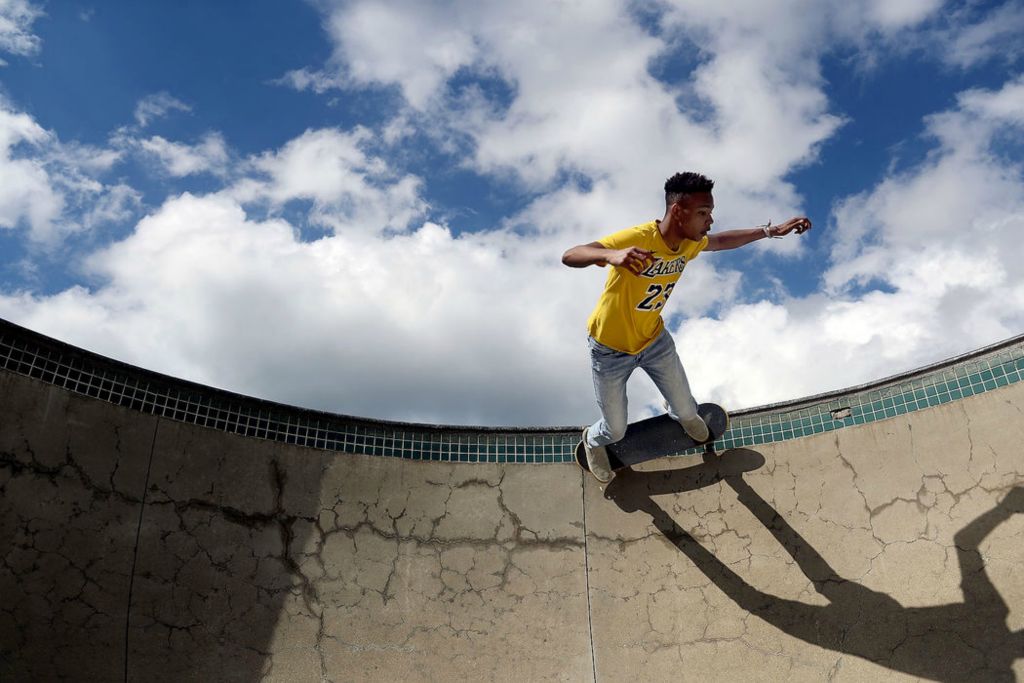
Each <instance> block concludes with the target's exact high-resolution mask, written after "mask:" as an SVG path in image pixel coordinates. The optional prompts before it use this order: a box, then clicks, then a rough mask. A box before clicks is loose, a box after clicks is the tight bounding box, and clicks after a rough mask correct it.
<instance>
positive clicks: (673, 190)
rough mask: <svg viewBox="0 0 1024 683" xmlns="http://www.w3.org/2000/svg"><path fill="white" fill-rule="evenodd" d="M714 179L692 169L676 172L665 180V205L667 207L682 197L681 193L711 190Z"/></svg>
mask: <svg viewBox="0 0 1024 683" xmlns="http://www.w3.org/2000/svg"><path fill="white" fill-rule="evenodd" d="M714 186H715V181H714V180H711V179H710V178H708V177H706V176H703V175H701V174H700V173H694V172H693V171H686V172H685V173H676V174H675V175H674V176H672V177H671V178H669V179H668V180H666V181H665V206H666V207H669V206H672V205H673V204H675V203H676V202H678V201H679V200H680V199H682V198H683V195H687V194H694V193H696V192H711V188H713V187H714Z"/></svg>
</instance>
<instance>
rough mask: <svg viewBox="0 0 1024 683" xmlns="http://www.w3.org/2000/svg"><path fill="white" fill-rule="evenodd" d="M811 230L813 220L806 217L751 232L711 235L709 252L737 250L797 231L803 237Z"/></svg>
mask: <svg viewBox="0 0 1024 683" xmlns="http://www.w3.org/2000/svg"><path fill="white" fill-rule="evenodd" d="M810 229H811V219H810V218H807V217H806V216H797V217H796V218H790V219H789V220H788V221H786V222H785V223H780V224H779V225H766V226H762V227H759V228H750V229H749V230H726V231H725V232H721V233H711V234H710V235H708V246H707V251H725V250H726V249H737V248H739V247H742V246H745V245H747V244H750V243H751V242H756V241H757V240H760V239H764V238H766V237H782V236H784V235H788V234H789V233H791V232H794V231H796V234H798V235H801V234H803V233H805V232H807V231H808V230H810Z"/></svg>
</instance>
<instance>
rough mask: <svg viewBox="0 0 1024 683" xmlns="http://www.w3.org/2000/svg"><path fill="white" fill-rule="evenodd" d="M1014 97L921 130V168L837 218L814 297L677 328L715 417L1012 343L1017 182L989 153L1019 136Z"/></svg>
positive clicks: (1019, 95)
mask: <svg viewBox="0 0 1024 683" xmlns="http://www.w3.org/2000/svg"><path fill="white" fill-rule="evenodd" d="M1022 85H1024V80H1022V79H1017V80H1015V81H1011V82H1009V83H1007V84H1005V85H1004V86H1003V87H1002V88H1000V89H998V90H994V91H984V90H971V91H968V92H965V93H962V94H961V95H960V97H959V98H958V106H957V107H956V108H955V109H952V110H949V111H946V112H942V113H939V114H936V115H934V116H932V117H929V118H928V119H927V126H928V130H929V132H930V133H931V134H932V136H933V139H934V140H935V142H936V146H935V148H934V149H933V151H932V153H931V154H930V155H929V156H928V158H927V159H926V160H925V161H923V162H922V163H920V164H918V165H917V166H915V167H913V168H910V169H908V170H906V171H904V172H902V173H899V174H895V175H891V176H890V177H887V178H885V179H884V180H883V181H882V182H881V183H879V184H878V185H877V186H876V187H874V188H872V189H871V190H869V191H866V192H864V193H861V194H858V195H854V196H851V197H848V198H846V199H845V200H844V201H842V202H840V203H838V204H837V206H836V209H835V219H836V221H835V222H836V226H835V229H834V231H833V232H832V239H833V240H834V248H833V252H832V263H831V265H830V267H829V269H828V270H827V272H826V273H825V276H824V283H825V285H826V288H825V289H824V291H823V292H822V293H819V294H816V295H814V296H811V297H807V298H804V299H787V300H783V301H781V302H778V303H771V302H760V303H757V304H751V305H742V306H735V307H732V308H731V309H730V310H728V311H727V312H726V313H725V314H724V315H723V316H722V317H721V319H718V320H710V319H701V320H691V321H688V322H686V323H684V324H683V325H682V326H681V328H680V330H679V337H680V340H681V343H682V344H683V345H684V346H686V347H687V348H691V349H693V350H694V354H695V357H697V358H700V360H699V361H698V362H695V363H694V368H693V370H692V371H691V375H693V377H692V378H691V379H693V381H694V384H695V385H697V386H699V387H701V388H702V389H704V390H705V391H708V392H709V394H710V395H712V396H714V397H715V398H719V399H721V400H723V401H725V402H726V403H727V404H730V405H756V404H762V403H768V402H772V401H778V400H785V399H788V398H794V397H799V396H802V395H806V394H809V393H817V392H820V391H823V390H826V389H838V388H841V387H844V386H849V385H853V384H859V383H862V382H866V381H870V380H873V379H877V378H880V377H884V376H887V375H890V374H894V373H896V372H900V371H903V370H907V369H910V368H913V367H917V366H919V365H923V364H926V363H930V362H934V361H938V360H941V359H943V358H946V357H950V356H953V355H956V354H959V353H963V352H965V351H969V350H972V349H974V348H978V347H980V346H984V345H986V344H990V343H993V342H996V341H999V340H1001V339H1005V338H1007V337H1010V336H1012V335H1014V334H1017V333H1019V332H1020V330H1021V329H1022V328H1024V242H1022V241H1021V239H1020V235H1021V234H1024V168H1022V166H1021V164H1020V163H1019V162H1018V161H1010V160H1006V159H1003V158H1001V157H1000V156H998V155H995V154H993V153H992V147H993V145H995V144H997V142H998V140H999V139H1000V136H1001V135H1003V134H1006V133H1007V129H1008V128H1009V129H1010V132H1011V133H1013V131H1016V132H1015V133H1014V134H1016V135H1017V136H1019V135H1020V133H1021V132H1022V131H1021V128H1024V88H1022ZM865 287H867V288H868V289H867V290H865V289H864V288H865ZM725 367H728V368H729V371H728V373H727V374H726V375H725V376H724V377H723V375H722V373H721V372H720V369H721V368H725ZM825 368H827V370H826V369H825ZM823 381H825V382H827V384H824V385H823Z"/></svg>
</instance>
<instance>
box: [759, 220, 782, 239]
mask: <svg viewBox="0 0 1024 683" xmlns="http://www.w3.org/2000/svg"><path fill="white" fill-rule="evenodd" d="M758 227H760V228H761V229H762V230H764V236H765V237H768V238H771V239H773V240H777V239H782V238H781V237H779V236H778V235H773V234H772V230H771V227H772V222H771V221H768V222H767V223H765V224H764V225H761V226H758Z"/></svg>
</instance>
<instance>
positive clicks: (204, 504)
mask: <svg viewBox="0 0 1024 683" xmlns="http://www.w3.org/2000/svg"><path fill="white" fill-rule="evenodd" d="M0 381H2V382H3V384H2V385H0V387H2V389H3V390H2V391H0V414H2V415H4V416H5V417H4V421H3V423H2V428H0V434H2V437H0V438H2V440H0V477H2V478H0V487H2V489H0V492H2V494H3V500H2V503H0V512H2V514H3V523H2V526H0V532H2V534H3V535H2V537H0V541H2V542H3V546H2V548H3V551H2V556H3V557H4V565H3V567H2V568H0V588H2V595H3V600H2V602H3V607H2V610H3V611H2V612H0V614H2V615H3V624H2V625H0V678H3V679H5V680H6V679H7V677H8V676H10V677H11V679H12V680H18V679H28V678H31V679H55V680H56V679H62V678H69V679H79V680H81V679H88V680H117V679H120V678H123V677H125V674H126V673H127V678H128V679H129V680H168V681H181V680H196V681H200V680H201V681H209V680H218V681H232V680H234V681H253V680H261V679H263V680H277V681H289V682H292V681H307V680H308V681H322V680H339V681H340V680H381V679H385V678H386V679H396V678H406V679H410V680H438V679H442V678H454V679H477V678H479V679H483V680H499V679H508V680H512V679H520V680H521V679H524V678H525V679H533V680H585V679H586V678H587V677H588V676H589V675H590V672H591V671H592V659H591V653H590V645H589V644H590V636H589V628H588V621H587V604H586V602H587V594H586V573H585V558H584V541H583V538H584V532H583V522H582V517H581V515H582V487H581V475H580V473H579V471H578V470H577V469H576V468H575V465H556V466H543V467H538V466H530V465H476V466H465V465H456V464H439V463H422V462H413V461H405V460H397V459H390V458H380V457H369V456H358V455H356V456H353V455H339V454H336V453H329V452H320V451H316V450H312V449H306V448H299V447H293V446H287V445H283V444H278V443H274V442H268V441H259V440H255V439H246V438H242V437H238V436H234V435H229V434H225V433H221V432H217V431H214V430H209V429H204V428H201V427H196V426H193V425H188V424H182V423H175V422H171V421H168V420H157V419H155V418H149V417H146V416H143V415H140V414H138V413H133V412H131V411H128V410H125V409H122V408H118V407H116V406H112V405H109V404H105V403H102V402H99V401H94V400H91V399H87V398H82V397H78V396H74V395H71V394H68V393H66V392H63V391H61V390H57V389H54V388H52V387H49V386H47V385H45V384H42V383H40V382H36V381H35V380H30V379H27V378H23V377H20V376H15V375H11V374H7V373H0ZM151 454H152V459H151V461H152V462H151V465H150V455H151ZM150 467H151V469H150V471H149V472H148V484H147V483H146V481H147V469H149V468H150ZM143 501H144V504H143ZM140 513H141V526H140ZM137 530H138V543H137V546H136V531H137ZM133 566H134V575H133V574H132V569H133ZM129 588H130V590H131V607H130V616H129V614H128V611H129V607H128V605H129ZM11 596H16V597H15V598H14V599H12V597H11Z"/></svg>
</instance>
